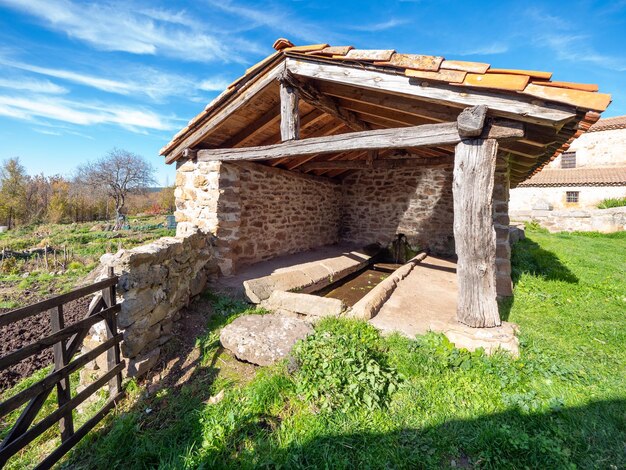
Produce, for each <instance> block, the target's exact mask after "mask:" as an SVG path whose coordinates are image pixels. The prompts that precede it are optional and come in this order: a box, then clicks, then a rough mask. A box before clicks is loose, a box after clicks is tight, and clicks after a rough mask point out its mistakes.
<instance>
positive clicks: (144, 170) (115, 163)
mask: <svg viewBox="0 0 626 470" xmlns="http://www.w3.org/2000/svg"><path fill="white" fill-rule="evenodd" d="M153 175H154V168H153V167H152V165H150V163H148V162H147V161H146V160H144V158H143V157H141V156H139V155H137V154H134V153H132V152H129V151H127V150H123V149H118V148H114V149H113V150H111V151H110V152H109V153H108V154H107V155H105V156H104V157H102V158H101V159H99V160H96V161H95V162H92V163H87V164H85V165H82V166H80V167H79V168H78V173H77V182H78V183H79V184H81V185H82V186H83V187H86V188H91V189H96V190H98V189H101V190H103V191H105V192H106V194H107V196H109V197H110V198H111V199H113V201H114V203H115V215H116V219H119V218H120V216H122V214H123V209H124V205H125V203H126V198H127V196H128V194H130V193H136V192H141V191H143V190H145V189H146V188H147V187H149V186H150V185H152V184H154V183H155V181H154V176H153Z"/></svg>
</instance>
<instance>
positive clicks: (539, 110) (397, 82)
mask: <svg viewBox="0 0 626 470" xmlns="http://www.w3.org/2000/svg"><path fill="white" fill-rule="evenodd" d="M287 70H289V71H290V72H292V73H293V74H295V75H297V76H298V77H305V78H311V79H316V80H326V81H330V82H335V83H343V84H347V85H352V86H356V87H361V88H367V89H373V90H380V91H385V92H388V93H394V94H399V95H408V96H414V97H417V98H420V99H422V100H425V101H431V102H434V103H444V104H450V105H453V106H454V105H456V106H462V107H466V106H476V105H480V104H484V105H486V106H488V107H489V109H490V110H491V111H492V112H493V113H494V114H496V115H498V116H503V117H507V118H511V119H515V120H519V121H525V122H532V123H538V124H542V125H550V126H553V127H560V126H562V125H563V124H565V123H566V122H568V121H570V120H572V119H574V118H575V117H576V112H575V110H574V109H573V108H572V107H568V106H561V105H556V104H552V103H544V102H541V101H538V100H535V99H532V98H526V97H524V96H521V95H515V96H513V95H508V94H505V93H497V92H492V91H484V90H476V89H472V88H466V89H463V88H461V87H451V86H447V85H439V84H436V83H433V82H428V81H427V80H425V79H415V78H410V77H407V76H404V75H391V74H389V73H383V72H380V71H376V70H370V69H366V68H354V67H349V66H346V65H345V64H342V65H333V64H321V63H314V62H310V61H307V60H303V59H294V58H291V57H290V58H287ZM425 83H426V84H427V85H426V86H425Z"/></svg>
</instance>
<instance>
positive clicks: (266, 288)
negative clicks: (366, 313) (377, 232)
mask: <svg viewBox="0 0 626 470" xmlns="http://www.w3.org/2000/svg"><path fill="white" fill-rule="evenodd" d="M370 259H371V257H370V256H368V255H365V254H363V253H359V252H355V251H352V252H348V253H344V254H341V255H339V256H334V257H329V258H324V259H321V260H319V261H316V262H310V263H305V264H302V265H295V266H292V267H291V268H289V269H283V270H281V271H280V272H275V273H273V274H270V275H269V276H263V277H260V278H257V279H248V280H245V281H243V287H244V291H245V295H246V297H247V298H248V300H250V302H253V303H255V304H258V303H260V302H261V301H263V300H266V299H268V298H269V297H270V295H271V294H272V292H274V291H284V292H304V293H309V292H314V291H316V290H319V289H321V288H323V287H325V286H327V285H328V284H330V283H332V282H335V281H337V280H339V279H341V278H343V277H345V276H347V275H349V274H352V273H353V272H356V271H358V270H359V269H361V268H363V267H364V266H365V265H367V264H368V263H369V261H370Z"/></svg>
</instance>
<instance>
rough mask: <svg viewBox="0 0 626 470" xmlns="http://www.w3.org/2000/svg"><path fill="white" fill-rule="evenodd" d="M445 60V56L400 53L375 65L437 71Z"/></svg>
mask: <svg viewBox="0 0 626 470" xmlns="http://www.w3.org/2000/svg"><path fill="white" fill-rule="evenodd" d="M442 62H443V57H437V56H432V55H419V54H398V53H395V54H394V55H393V56H391V60H389V61H387V62H374V65H388V66H392V67H399V68H403V69H404V68H406V69H413V70H426V71H431V72H436V71H437V70H439V66H440V65H441V63H442Z"/></svg>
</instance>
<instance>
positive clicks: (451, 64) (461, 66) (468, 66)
mask: <svg viewBox="0 0 626 470" xmlns="http://www.w3.org/2000/svg"><path fill="white" fill-rule="evenodd" d="M441 68H442V69H448V70H462V71H464V72H472V73H485V72H486V71H487V70H489V64H483V63H482V62H466V61H464V60H444V61H443V62H442V63H441Z"/></svg>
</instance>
